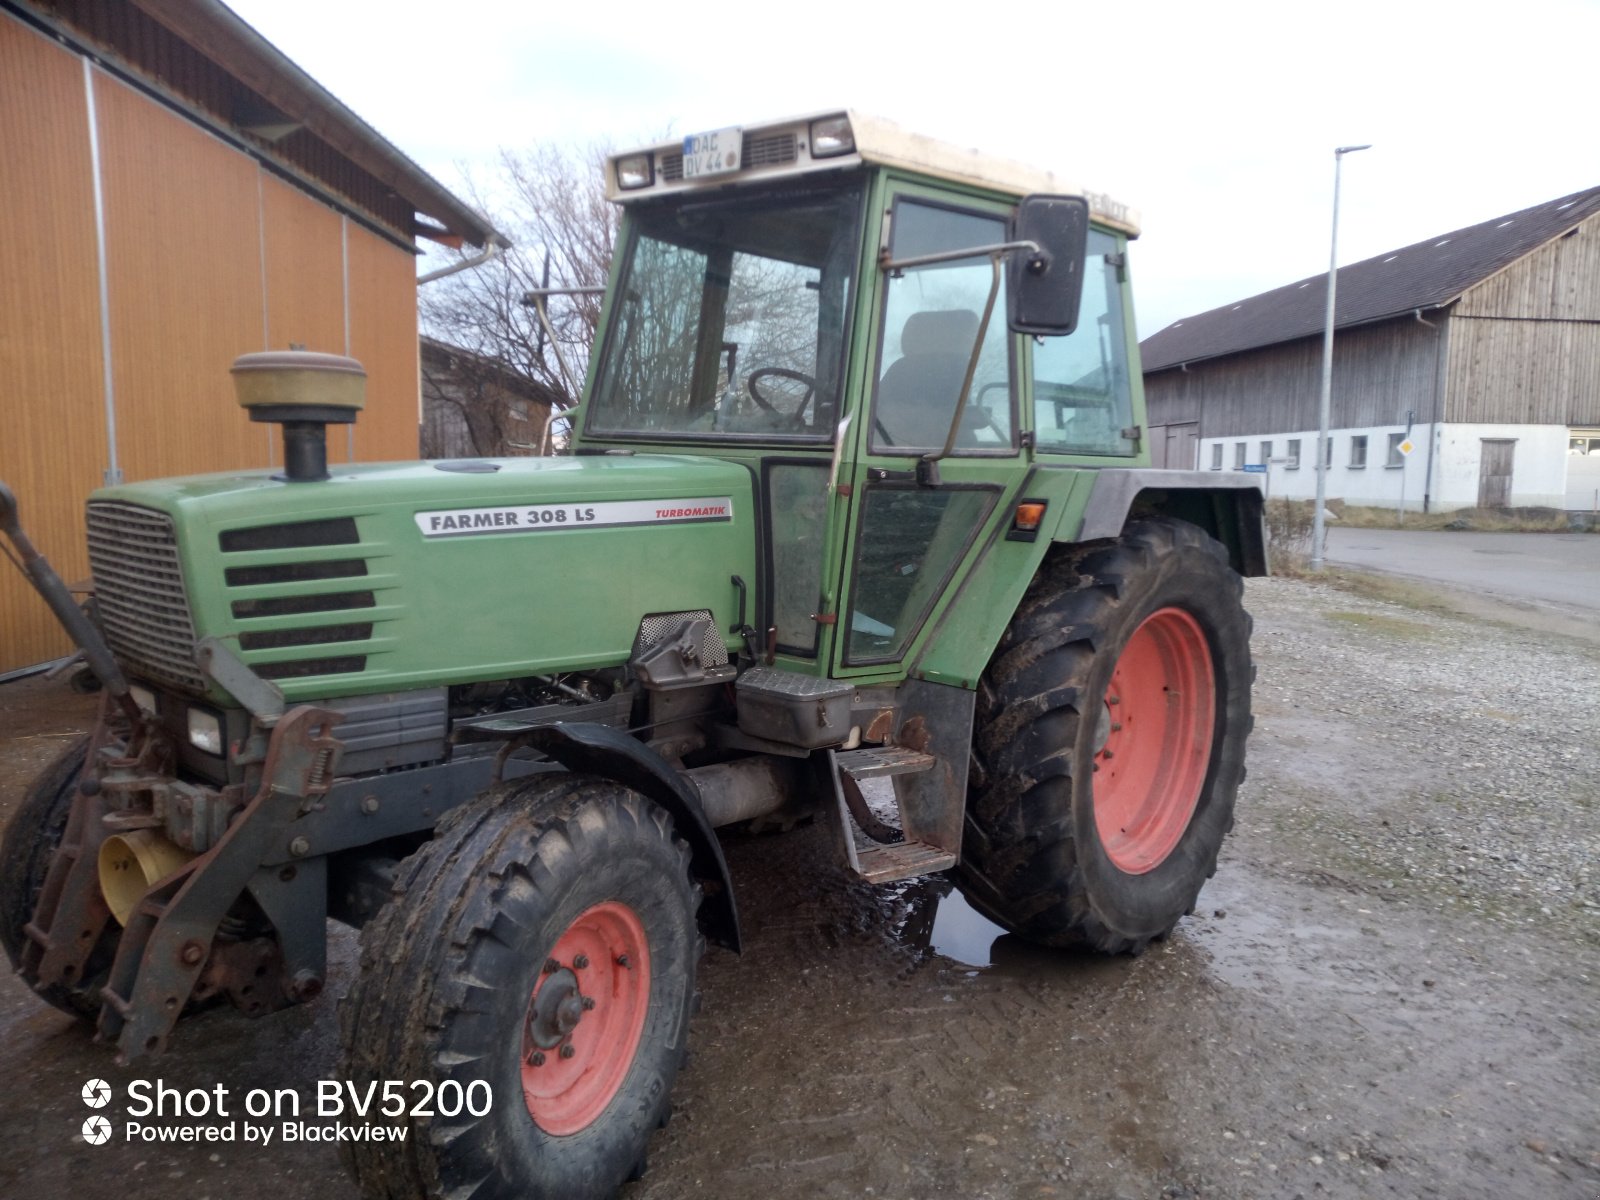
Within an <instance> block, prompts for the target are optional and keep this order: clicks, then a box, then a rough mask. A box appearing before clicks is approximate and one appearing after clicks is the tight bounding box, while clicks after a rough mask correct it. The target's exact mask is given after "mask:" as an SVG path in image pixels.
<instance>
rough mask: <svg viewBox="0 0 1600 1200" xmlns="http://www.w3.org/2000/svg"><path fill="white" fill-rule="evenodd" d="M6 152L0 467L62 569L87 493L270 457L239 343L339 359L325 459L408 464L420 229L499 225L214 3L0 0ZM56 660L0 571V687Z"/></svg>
mask: <svg viewBox="0 0 1600 1200" xmlns="http://www.w3.org/2000/svg"><path fill="white" fill-rule="evenodd" d="M0 164H3V167H0V207H3V209H4V211H5V213H6V217H7V221H8V222H9V224H10V226H11V229H12V233H11V235H10V236H9V237H8V238H7V239H6V248H5V252H4V257H3V263H4V269H3V270H0V378H3V379H4V381H5V389H4V392H3V395H0V479H3V480H4V481H5V482H6V483H8V484H9V485H10V486H11V487H12V489H13V490H14V491H15V492H16V494H17V496H18V498H19V501H20V505H21V511H22V517H23V520H24V522H25V524H26V525H27V526H28V528H29V529H30V530H31V531H32V534H33V537H34V540H35V542H36V543H38V545H39V547H40V549H41V550H42V551H43V552H44V553H45V555H46V556H47V557H48V558H49V559H50V560H51V561H52V562H53V563H54V564H55V565H56V567H57V569H58V570H60V572H61V573H62V575H63V576H64V577H65V578H67V579H69V580H73V579H79V578H82V577H84V576H85V575H87V573H88V561H87V557H86V552H85V548H84V543H83V532H82V525H83V505H84V500H85V498H86V497H87V496H88V494H89V492H90V491H91V490H92V489H94V488H95V487H98V486H99V485H100V484H101V483H102V482H104V481H113V480H117V479H126V480H134V479H141V478H148V477H152V476H161V475H176V474H192V473H196V472H204V471H224V470H237V469H241V468H255V467H264V466H269V465H272V464H273V456H274V454H275V453H276V452H277V450H276V447H277V436H276V430H274V429H273V428H271V427H269V426H264V425H252V424H250V423H249V422H248V421H247V420H245V419H244V417H243V416H242V414H241V413H240V412H239V410H238V408H237V407H236V406H235V404H234V402H233V397H232V388H231V382H230V379H229V376H228V366H229V364H230V363H231V362H232V361H233V359H234V358H235V357H236V356H238V355H239V354H242V353H246V352H249V351H256V350H263V349H286V348H289V347H291V346H299V347H304V348H305V349H308V350H322V351H331V352H333V353H339V354H350V355H353V356H355V357H356V358H359V359H360V360H361V361H362V362H363V363H364V364H365V365H366V368H367V371H368V401H367V409H366V412H365V413H364V414H363V415H362V418H361V420H360V421H359V422H358V423H357V424H356V425H355V426H354V427H353V430H352V431H351V433H350V435H349V437H348V438H345V437H343V436H341V437H339V438H337V439H335V440H334V443H333V445H331V446H330V455H331V456H333V457H336V458H342V459H362V460H372V459H395V458H415V457H416V456H417V451H418V427H419V422H420V396H419V385H418V349H417V281H416V262H415V259H416V254H417V239H418V238H419V237H421V238H430V239H433V240H435V241H441V242H445V243H447V244H452V245H461V244H463V243H466V244H472V245H483V244H484V243H485V242H486V241H488V240H491V239H494V240H501V239H500V238H499V235H498V234H496V233H495V232H494V230H492V229H491V228H490V227H489V226H488V225H487V224H486V223H485V222H484V220H483V218H482V217H481V216H479V215H478V214H476V213H474V212H473V211H472V210H471V209H470V208H468V207H467V205H465V204H464V203H462V202H461V201H460V200H458V199H457V198H456V197H454V196H452V195H451V194H450V193H449V192H448V191H447V190H446V189H445V188H444V187H442V186H441V185H440V184H439V183H438V182H437V181H435V180H434V179H432V178H431V177H430V176H429V175H427V174H426V173H425V172H424V171H423V170H422V169H421V168H419V167H418V166H417V165H416V164H415V163H413V162H411V161H410V160H409V159H408V158H406V157H405V155H403V154H402V153H401V152H400V151H399V150H397V149H396V148H395V147H394V146H393V145H391V144H390V143H389V142H387V141H385V140H384V139H383V138H382V137H380V136H379V135H378V134H377V133H376V132H374V131H373V130H372V129H371V127H369V126H368V125H366V124H365V123H364V122H363V121H362V120H361V119H360V118H359V117H357V116H356V115H355V114H354V113H352V112H351V111H350V110H349V109H347V108H345V107H344V106H343V105H342V104H340V103H339V101H337V100H336V99H334V97H333V96H331V95H329V94H328V93H327V92H326V91H324V90H323V89H322V88H321V87H319V86H318V85H317V84H316V82H315V81H313V80H312V79H311V78H310V77H309V76H307V75H306V74H305V73H304V72H303V71H301V70H300V69H299V68H298V67H296V66H295V65H294V64H293V63H292V62H290V61H289V60H288V59H287V58H285V57H284V56H283V55H282V54H280V53H279V52H278V51H277V50H276V49H274V48H273V47H272V45H271V44H269V43H268V42H267V41H265V40H264V39H263V38H262V37H261V36H260V35H259V34H257V33H256V32H255V31H254V30H253V29H251V28H250V26H248V25H247V24H245V23H244V22H243V21H241V20H240V19H239V18H238V17H237V16H235V15H234V14H233V13H232V12H231V11H230V10H229V9H228V8H227V7H225V6H224V5H222V4H220V3H217V2H215V0H0ZM66 650H67V643H66V640H65V638H64V637H63V636H62V635H61V634H60V632H59V631H58V630H57V629H56V627H55V624H54V622H53V620H52V619H51V617H50V616H49V614H48V613H47V611H46V610H45V607H44V605H43V604H42V603H40V602H39V600H38V599H37V597H35V596H34V595H33V593H32V592H31V591H30V590H29V589H28V588H27V586H26V584H25V583H24V582H23V580H22V579H21V577H20V575H19V574H18V573H17V572H15V571H13V570H11V569H10V568H9V566H7V565H6V564H4V563H0V675H3V674H4V673H5V672H6V671H8V670H10V669H14V668H17V667H20V666H23V665H25V664H29V663H35V662H39V661H43V660H46V659H50V658H53V657H55V656H57V655H59V654H62V653H64V652H66Z"/></svg>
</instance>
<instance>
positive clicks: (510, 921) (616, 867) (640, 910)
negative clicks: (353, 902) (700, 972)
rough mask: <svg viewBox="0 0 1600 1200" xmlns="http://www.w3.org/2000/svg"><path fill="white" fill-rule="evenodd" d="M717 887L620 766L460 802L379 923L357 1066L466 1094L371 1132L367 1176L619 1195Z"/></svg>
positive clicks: (352, 1036)
mask: <svg viewBox="0 0 1600 1200" xmlns="http://www.w3.org/2000/svg"><path fill="white" fill-rule="evenodd" d="M698 904H699V892H698V889H697V887H696V885H695V884H694V883H693V881H692V880H691V879H690V876H689V850H688V847H687V846H686V845H685V844H684V843H683V842H682V841H680V840H679V839H678V838H676V837H675V836H674V834H673V827H672V821H671V818H670V817H669V816H668V815H667V814H666V813H665V812H664V811H662V810H661V809H660V808H659V807H658V806H656V805H655V804H653V803H651V802H650V801H649V800H647V799H645V798H644V797H643V796H640V795H639V794H638V793H636V792H632V791H630V790H628V789H626V788H624V787H621V786H619V785H616V784H612V783H609V782H606V781H603V780H597V779H593V778H589V777H584V776H575V775H557V776H542V777H538V778H536V779H534V780H531V781H519V782H515V783H511V784H506V785H503V786H501V787H498V788H495V789H492V790H491V791H489V792H486V793H485V794H484V795H482V796H480V797H479V798H478V799H477V800H476V801H474V802H472V803H471V804H468V805H464V806H463V807H462V808H460V809H458V810H456V811H455V812H453V813H451V814H450V816H449V817H447V818H446V820H445V822H443V823H442V824H441V825H440V827H439V829H438V831H437V834H436V836H435V838H434V840H433V841H431V842H429V843H428V844H427V845H426V846H424V847H423V848H422V849H421V850H420V851H418V853H417V854H416V855H414V856H413V857H412V858H410V859H408V860H407V862H406V863H405V864H404V865H403V866H402V868H401V872H400V878H399V882H398V883H397V887H396V893H395V895H394V897H393V899H391V901H390V902H389V904H388V905H387V906H386V907H385V908H384V910H383V911H382V912H381V913H379V915H378V916H377V917H376V918H374V920H373V922H372V923H371V924H370V925H369V926H368V927H367V928H366V930H364V931H363V935H362V955H361V973H360V976H359V978H358V980H357V982H356V984H355V986H354V987H353V988H352V989H351V992H350V995H349V997H348V998H347V999H346V1001H345V1003H344V1005H343V1007H342V1008H341V1020H342V1025H343V1033H344V1044H345V1051H344V1071H343V1074H344V1076H345V1078H348V1079H351V1080H353V1081H355V1083H356V1086H357V1088H358V1089H364V1088H365V1086H366V1084H367V1083H369V1082H371V1081H374V1080H377V1081H382V1080H386V1079H398V1080H405V1081H407V1082H408V1083H409V1082H410V1081H413V1080H421V1081H426V1082H427V1083H430V1084H432V1085H434V1087H435V1088H436V1089H440V1090H439V1091H438V1092H437V1094H438V1096H439V1098H440V1101H439V1103H437V1104H436V1105H435V1106H434V1107H435V1110H436V1112H438V1113H440V1114H443V1113H445V1112H447V1111H448V1107H449V1106H447V1104H446V1102H445V1099H444V1098H445V1096H446V1094H447V1093H448V1094H449V1095H450V1096H451V1097H452V1105H453V1098H454V1097H456V1096H458V1095H459V1096H460V1097H462V1098H464V1099H465V1100H466V1106H465V1108H464V1110H463V1111H460V1112H458V1113H457V1114H456V1115H454V1116H445V1115H435V1116H433V1117H431V1118H430V1117H420V1116H419V1117H411V1118H409V1119H407V1118H401V1119H400V1121H399V1122H397V1123H399V1124H404V1125H408V1126H409V1129H410V1132H409V1133H408V1135H407V1136H406V1139H405V1140H404V1141H403V1142H398V1143H396V1142H360V1143H355V1144H354V1147H353V1150H352V1159H353V1166H354V1168H355V1172H356V1175H357V1178H358V1180H359V1182H360V1184H361V1189H362V1192H363V1194H364V1195H366V1196H368V1197H394V1198H395V1200H399V1198H400V1197H415V1196H422V1195H427V1196H444V1195H455V1194H462V1195H466V1194H470V1195H472V1196H473V1197H475V1198H476V1200H490V1198H491V1197H498V1196H506V1197H511V1196H531V1197H543V1196H552V1197H553V1196H561V1197H590V1196H609V1195H611V1194H613V1193H614V1192H615V1191H616V1189H617V1188H618V1187H619V1186H620V1185H621V1184H622V1183H623V1182H624V1181H625V1180H626V1179H628V1178H631V1177H636V1176H637V1175H638V1174H640V1173H642V1172H643V1169H644V1159H645V1149H646V1143H647V1142H648V1141H649V1138H650V1136H651V1134H652V1133H653V1132H654V1131H655V1130H656V1129H657V1128H659V1127H660V1126H661V1125H663V1124H665V1122H666V1118H667V1115H668V1112H669V1107H668V1105H669V1100H668V1097H669V1093H670V1092H671V1089H672V1084H673V1081H674V1079H675V1078H676V1076H677V1073H678V1069H679V1067H680V1065H681V1064H682V1061H683V1056H684V1051H685V1048H686V1035H687V1032H688V1022H689V1015H690V1010H691V1008H692V1006H693V1001H694V997H695V989H694V975H695V968H696V965H697V962H698V959H699V955H700V950H701V947H702V942H701V939H700V935H699V931H698V929H697V928H696V924H695V910H696V908H697V906H698ZM456 1087H459V1089H460V1091H459V1092H456V1091H454V1090H453V1089H454V1088H456ZM380 1088H381V1083H380ZM417 1094H418V1093H411V1094H409V1098H410V1099H413V1100H414V1099H415V1097H416V1095H417ZM485 1101H488V1105H487V1111H486V1112H480V1111H477V1110H481V1109H483V1108H485Z"/></svg>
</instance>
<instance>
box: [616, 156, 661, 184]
mask: <svg viewBox="0 0 1600 1200" xmlns="http://www.w3.org/2000/svg"><path fill="white" fill-rule="evenodd" d="M652 165H653V164H652V163H651V156H650V155H648V154H630V155H628V156H627V157H626V158H619V159H617V186H618V187H619V188H621V189H622V190H623V191H625V192H633V191H637V190H638V189H639V188H644V187H649V186H650V185H651V184H652V183H654V182H655V171H654V170H653V169H652Z"/></svg>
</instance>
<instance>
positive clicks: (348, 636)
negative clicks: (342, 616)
mask: <svg viewBox="0 0 1600 1200" xmlns="http://www.w3.org/2000/svg"><path fill="white" fill-rule="evenodd" d="M371 636H372V622H371V621H367V622H364V623H363V624H359V625H308V626H307V627H305V628H304V629H268V630H263V631H261V632H259V633H241V634H240V635H239V646H240V648H241V649H243V650H284V649H288V648H290V647H293V646H322V645H325V644H327V643H328V642H364V641H366V640H367V639H368V638H369V637H371Z"/></svg>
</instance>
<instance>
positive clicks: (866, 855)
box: [856, 842, 956, 883]
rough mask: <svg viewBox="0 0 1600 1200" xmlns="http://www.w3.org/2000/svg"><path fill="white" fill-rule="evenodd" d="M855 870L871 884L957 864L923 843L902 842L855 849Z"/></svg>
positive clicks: (909, 876)
mask: <svg viewBox="0 0 1600 1200" xmlns="http://www.w3.org/2000/svg"><path fill="white" fill-rule="evenodd" d="M856 853H857V859H858V861H859V864H860V865H859V866H857V868H856V870H857V871H858V872H859V873H860V875H861V877H862V878H863V879H866V880H868V881H869V882H871V883H890V882H892V881H894V880H896V879H910V878H911V877H912V876H914V875H927V874H929V873H930V872H933V871H943V870H945V869H946V868H947V867H953V866H955V865H956V856H955V855H954V854H951V853H950V852H949V851H947V850H941V849H939V847H937V846H930V845H928V844H927V843H926V842H901V843H900V844H899V845H896V846H871V847H868V848H866V849H863V850H858V851H857V852H856Z"/></svg>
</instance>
